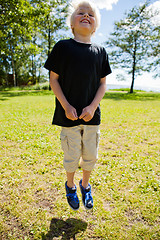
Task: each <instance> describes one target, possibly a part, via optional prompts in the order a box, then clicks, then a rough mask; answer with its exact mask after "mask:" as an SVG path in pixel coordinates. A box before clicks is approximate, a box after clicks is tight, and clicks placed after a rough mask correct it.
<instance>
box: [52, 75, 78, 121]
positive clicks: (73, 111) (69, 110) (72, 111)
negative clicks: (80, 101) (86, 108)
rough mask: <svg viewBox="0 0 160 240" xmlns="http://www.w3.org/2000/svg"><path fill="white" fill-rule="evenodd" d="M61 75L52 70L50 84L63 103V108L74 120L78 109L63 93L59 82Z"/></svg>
mask: <svg viewBox="0 0 160 240" xmlns="http://www.w3.org/2000/svg"><path fill="white" fill-rule="evenodd" d="M58 78H59V75H58V74H57V73H55V72H52V71H51V72H50V86H51V88H52V91H53V92H54V94H55V96H56V97H57V99H58V101H59V102H60V103H61V105H62V107H63V109H64V110H65V114H66V117H67V118H68V119H70V120H72V121H74V120H77V119H78V116H77V111H76V109H75V108H74V107H73V106H71V105H70V104H69V102H68V101H67V99H66V97H65V96H64V94H63V91H62V89H61V86H60V85H59V82H58Z"/></svg>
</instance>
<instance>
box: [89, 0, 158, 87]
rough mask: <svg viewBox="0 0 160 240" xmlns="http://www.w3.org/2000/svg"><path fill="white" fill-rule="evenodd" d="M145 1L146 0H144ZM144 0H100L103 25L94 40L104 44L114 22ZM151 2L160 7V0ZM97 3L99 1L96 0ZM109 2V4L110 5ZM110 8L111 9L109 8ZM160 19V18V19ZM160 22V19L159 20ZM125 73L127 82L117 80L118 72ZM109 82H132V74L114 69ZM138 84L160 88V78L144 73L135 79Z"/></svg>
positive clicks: (108, 78)
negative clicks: (128, 74)
mask: <svg viewBox="0 0 160 240" xmlns="http://www.w3.org/2000/svg"><path fill="white" fill-rule="evenodd" d="M93 1H94V0H93ZM144 1H145V0H144ZM144 1H143V0H100V2H101V5H102V7H103V8H102V9H100V13H101V25H100V27H99V29H98V30H97V32H96V34H95V36H94V37H93V39H92V41H93V42H95V43H98V44H101V45H104V42H105V41H106V40H107V38H108V37H109V34H110V33H111V32H112V31H113V29H114V22H115V21H119V20H120V19H122V18H124V13H125V12H129V11H130V9H132V8H133V7H135V6H139V5H140V4H141V3H144ZM115 2H116V3H115ZM150 2H151V4H154V5H155V4H156V7H157V6H159V9H160V0H158V1H157V0H151V1H150ZM95 3H99V1H98V0H97V1H96V0H95ZM108 4H109V5H108ZM108 8H109V9H108ZM159 20H160V19H159ZM159 22H160V21H159ZM119 73H121V74H124V75H125V78H126V82H124V81H123V82H120V81H117V77H116V76H117V74H119ZM107 83H108V84H128V85H129V86H130V84H131V75H130V76H127V75H126V74H125V73H124V72H123V70H114V71H113V72H112V74H111V75H109V76H108V77H107ZM136 86H146V87H147V86H152V87H155V88H157V89H160V79H156V80H155V79H154V78H153V77H152V75H151V74H149V73H144V74H143V75H142V76H138V77H137V78H136V79H135V87H136Z"/></svg>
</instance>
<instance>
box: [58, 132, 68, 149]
mask: <svg viewBox="0 0 160 240" xmlns="http://www.w3.org/2000/svg"><path fill="white" fill-rule="evenodd" d="M60 139H61V146H62V150H63V151H64V152H65V151H68V150H69V146H68V138H67V136H66V135H63V134H61V135H60Z"/></svg>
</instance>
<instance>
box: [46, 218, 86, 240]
mask: <svg viewBox="0 0 160 240" xmlns="http://www.w3.org/2000/svg"><path fill="white" fill-rule="evenodd" d="M86 228H87V223H86V222H84V221H82V220H78V219H74V218H68V219H67V220H66V221H64V220H62V219H58V218H53V219H52V220H51V224H50V230H49V232H48V233H47V234H46V235H43V236H42V240H52V239H53V238H54V237H62V238H61V239H63V240H70V239H73V240H74V239H76V234H77V233H80V232H84V231H85V230H86Z"/></svg>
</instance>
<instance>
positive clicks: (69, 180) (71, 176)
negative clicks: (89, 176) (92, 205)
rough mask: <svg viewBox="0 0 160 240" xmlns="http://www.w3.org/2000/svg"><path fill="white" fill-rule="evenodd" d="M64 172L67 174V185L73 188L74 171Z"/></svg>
mask: <svg viewBox="0 0 160 240" xmlns="http://www.w3.org/2000/svg"><path fill="white" fill-rule="evenodd" d="M66 174H67V186H68V187H69V188H73V187H74V186H75V184H74V174H75V172H66Z"/></svg>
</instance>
